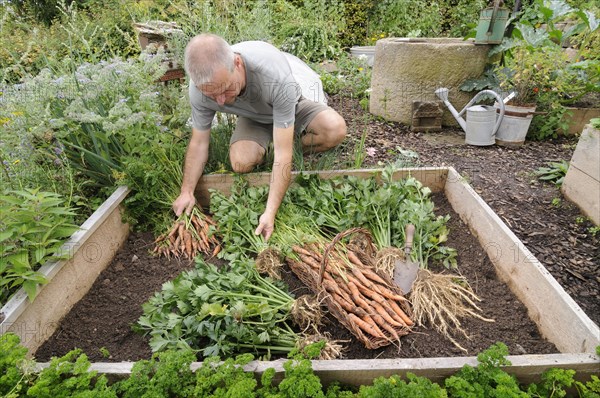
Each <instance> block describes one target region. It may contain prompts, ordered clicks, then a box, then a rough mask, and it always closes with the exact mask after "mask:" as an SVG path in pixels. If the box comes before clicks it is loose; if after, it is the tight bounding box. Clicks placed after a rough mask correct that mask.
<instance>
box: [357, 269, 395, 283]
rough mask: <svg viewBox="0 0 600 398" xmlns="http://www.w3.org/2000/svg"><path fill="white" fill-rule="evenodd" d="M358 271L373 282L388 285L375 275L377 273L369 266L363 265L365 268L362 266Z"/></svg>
mask: <svg viewBox="0 0 600 398" xmlns="http://www.w3.org/2000/svg"><path fill="white" fill-rule="evenodd" d="M360 271H361V272H362V273H363V275H364V276H366V277H367V278H369V279H370V280H372V281H373V282H376V283H379V284H380V285H384V286H387V285H388V282H386V281H385V280H384V279H383V278H382V277H380V276H379V275H377V273H376V272H375V271H373V270H372V269H371V268H369V267H365V268H362V269H361V270H360Z"/></svg>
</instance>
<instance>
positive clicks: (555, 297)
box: [2, 167, 600, 385]
mask: <svg viewBox="0 0 600 398" xmlns="http://www.w3.org/2000/svg"><path fill="white" fill-rule="evenodd" d="M379 173H380V170H339V171H324V172H319V174H320V175H321V177H323V178H331V177H335V176H340V175H354V176H358V177H369V176H372V175H378V174H379ZM409 175H410V176H413V177H415V178H417V179H418V180H420V181H421V182H422V183H423V184H424V185H426V186H428V187H429V188H430V189H431V190H432V191H433V192H444V193H445V195H446V196H447V198H448V200H449V202H450V204H451V205H452V207H453V209H454V211H455V212H456V213H457V214H458V215H459V216H460V217H461V219H462V220H463V221H464V222H465V223H466V224H467V225H468V226H469V228H470V230H471V232H472V233H473V234H474V235H475V236H476V237H477V238H478V240H479V243H480V244H481V246H482V247H483V249H484V250H485V251H486V253H487V254H488V256H489V258H490V260H491V261H492V263H493V264H494V266H495V269H496V272H497V274H498V276H499V277H500V278H501V279H502V280H503V281H504V282H505V283H506V284H507V285H508V286H509V288H510V289H511V290H512V292H513V293H514V294H515V295H516V296H517V297H518V298H519V299H520V300H521V301H522V302H523V304H525V306H526V307H527V308H528V310H529V316H530V317H531V319H532V320H533V321H534V322H535V323H536V324H537V325H538V328H539V330H540V333H541V334H542V335H543V336H544V337H545V338H547V339H548V340H549V341H551V342H553V343H554V344H555V345H556V347H557V348H558V350H559V351H560V352H561V354H553V355H517V356H509V357H508V359H509V360H510V361H511V362H512V366H510V367H507V368H506V370H507V371H508V372H509V373H511V374H513V375H515V376H516V377H517V378H518V379H519V380H520V381H521V382H523V383H528V382H532V381H539V376H540V375H541V373H543V371H544V370H546V369H548V368H552V367H558V368H564V369H574V370H576V371H577V375H578V378H581V379H586V378H589V376H590V375H597V374H598V373H600V358H599V357H598V356H596V354H595V353H594V350H595V347H596V346H598V345H600V329H599V328H598V326H597V325H596V324H595V323H594V322H593V321H592V320H591V319H590V318H589V317H588V316H587V315H586V314H585V313H584V312H583V311H582V310H581V308H580V307H579V305H577V303H575V301H574V300H573V299H572V298H571V297H570V296H569V295H568V294H567V293H566V292H565V291H564V290H563V288H562V287H561V286H560V285H559V284H558V282H557V281H556V280H555V279H554V277H553V276H552V275H551V274H550V273H549V272H548V271H547V270H546V269H545V268H544V266H543V265H542V264H541V263H540V262H539V261H538V260H537V259H536V258H535V256H534V255H533V254H532V253H531V252H530V251H529V250H528V249H527V248H526V247H525V246H524V245H523V243H522V242H521V241H520V240H519V239H518V238H517V237H516V235H515V234H514V233H513V232H512V231H511V230H510V229H509V228H508V227H507V226H506V224H505V223H504V222H503V221H502V220H501V219H500V218H499V217H498V216H497V215H496V214H495V213H494V212H493V211H492V209H491V208H490V207H489V206H488V205H487V204H486V203H485V202H484V201H483V200H482V199H481V197H480V196H479V195H478V194H477V193H476V192H475V191H474V190H473V189H472V188H471V187H470V186H469V184H468V183H467V181H466V180H465V179H464V178H463V177H462V176H460V175H459V174H458V173H457V172H456V170H454V169H453V168H451V167H432V168H415V169H400V170H398V171H397V172H396V173H395V177H396V178H398V179H400V178H405V177H407V176H409ZM248 178H249V181H250V183H251V184H252V185H261V184H267V183H269V181H270V178H271V175H270V174H269V173H257V174H250V175H248ZM232 182H233V177H232V176H230V175H207V176H204V177H202V179H201V181H200V184H199V185H198V189H197V190H196V196H197V197H198V200H199V202H200V203H201V204H203V205H207V204H208V200H209V198H210V194H209V189H216V190H219V191H222V192H225V193H227V192H228V191H229V189H230V187H231V185H232ZM111 198H112V197H111ZM123 198H124V196H122V197H121V200H122V199H123ZM108 207H111V208H113V210H112V211H113V212H114V211H115V208H117V209H118V205H116V204H115V203H114V202H113V203H112V204H111V205H110V206H108ZM117 213H118V210H117ZM111 214H112V213H111ZM114 217H115V216H114V215H113V216H106V217H104V221H103V226H102V227H98V228H97V229H96V230H97V231H105V232H104V234H106V231H111V233H110V234H108V235H110V238H111V239H112V241H114V239H117V240H118V239H121V243H122V242H123V241H124V240H125V238H126V236H127V234H126V233H122V232H121V231H123V230H126V228H127V226H126V225H125V224H122V223H121V224H120V225H115V224H114V223H109V224H106V227H104V223H106V222H108V220H109V219H113V218H114ZM119 220H120V219H119ZM119 222H120V221H119ZM113 229H114V230H115V231H119V232H118V233H117V232H114V233H112V230H113ZM117 235H118V236H117ZM90 239H91V238H90ZM88 240H89V239H88ZM98 240H99V239H96V238H94V239H93V241H98ZM111 245H112V246H111ZM116 246H120V243H119V244H118V245H116V244H114V243H113V244H109V247H116ZM112 253H114V250H113V251H112ZM75 257H77V256H74V258H75ZM105 266H106V265H105ZM74 268H75V269H77V270H78V271H77V272H76V274H78V275H79V274H81V273H82V272H83V271H89V272H90V273H91V276H90V277H89V278H90V280H91V281H92V282H93V279H95V278H96V276H97V275H98V274H99V272H100V270H99V269H98V268H93V269H92V268H91V267H88V266H85V267H82V266H79V267H78V266H74ZM63 269H65V270H67V272H69V271H68V267H63ZM61 271H62V270H61ZM70 272H72V271H70ZM56 277H57V276H56V275H55V278H54V279H56ZM54 279H53V281H54ZM60 280H64V279H60ZM66 280H67V281H68V280H69V279H68V278H67V279H66ZM59 283H64V282H59ZM67 283H69V282H67ZM90 285H91V283H90ZM49 286H50V284H48V285H46V286H44V289H42V291H41V292H40V296H38V299H36V300H35V301H34V304H35V302H37V301H39V300H43V301H44V302H45V301H46V300H50V299H49V298H48V297H49V296H46V295H42V294H43V291H44V290H45V289H46V288H48V287H49ZM60 290H63V289H60V288H59V291H60ZM86 291H87V290H86ZM80 293H81V292H79V294H77V297H75V294H73V293H70V294H67V296H69V297H68V298H63V300H65V301H67V300H68V301H70V302H73V303H74V302H76V301H77V300H78V299H79V298H80V297H81V296H82V295H83V294H80ZM63 294H64V293H63ZM50 297H54V300H56V297H63V296H58V295H56V294H55V295H54V296H50ZM73 298H76V300H73ZM54 307H63V306H61V305H59V306H56V305H55V306H54ZM58 309H59V310H61V311H58V312H57V313H56V314H55V315H54V317H52V315H51V314H49V312H50V311H49V309H48V310H46V312H45V313H44V314H40V312H39V311H37V312H34V313H35V314H38V316H42V315H43V319H44V321H41V322H40V321H39V320H36V318H28V319H31V320H28V321H21V320H20V319H16V318H14V317H13V319H12V322H13V324H18V323H19V322H30V323H34V322H35V324H36V325H40V324H41V325H44V322H46V323H52V324H57V323H58V322H59V321H60V319H61V318H62V317H63V316H64V314H65V313H66V311H64V308H58ZM3 312H4V309H3ZM23 313H25V311H23ZM5 322H6V320H5ZM26 324H27V323H26ZM3 325H4V323H3ZM36 327H37V329H35V330H34V332H35V333H37V334H38V335H39V337H38V339H32V338H31V337H28V336H27V330H25V332H26V336H25V337H26V339H25V340H26V341H32V340H36V341H38V340H40V339H41V340H40V341H43V339H45V338H47V337H48V336H49V334H48V333H45V329H44V330H42V327H41V326H36ZM48 329H51V328H48ZM2 331H8V329H6V330H5V329H4V326H3V328H2ZM13 331H15V332H16V333H17V334H19V328H13ZM20 331H21V332H23V330H22V329H21V330H20ZM42 331H44V333H42ZM23 337H24V336H23V335H21V338H23ZM26 345H27V346H28V347H37V345H39V341H38V344H37V345H35V344H29V345H28V344H26ZM476 363H477V359H476V358H475V357H452V358H399V359H369V360H344V359H341V360H331V361H313V368H314V370H315V373H316V374H317V375H318V376H319V377H320V378H321V380H322V381H323V383H325V384H327V383H329V382H331V381H334V380H336V381H339V382H341V383H344V384H348V385H362V384H370V383H371V382H372V381H373V379H375V378H376V377H380V376H390V375H392V374H398V375H402V376H404V375H405V374H406V373H407V372H411V373H414V374H417V375H419V376H425V377H428V378H430V379H431V380H432V381H441V380H443V379H444V378H446V377H448V376H450V375H452V374H454V373H455V372H457V371H458V370H459V369H460V368H461V367H462V366H464V365H465V364H469V365H475V364H476ZM282 364H283V361H281V360H279V361H271V362H265V361H254V362H252V363H250V364H249V365H247V366H246V370H247V371H251V372H254V373H255V374H257V375H260V374H261V373H262V372H264V371H265V370H266V369H268V368H275V370H276V372H277V376H278V377H282V376H283V372H284V371H283V367H282ZM132 366H133V363H131V362H121V363H94V364H92V369H94V370H98V371H99V372H101V373H106V374H111V375H115V376H119V375H121V376H124V375H128V374H130V372H131V367H132ZM198 366H199V364H197V363H195V364H193V367H194V368H196V367H198ZM277 376H276V377H277Z"/></svg>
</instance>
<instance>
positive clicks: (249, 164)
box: [229, 140, 265, 173]
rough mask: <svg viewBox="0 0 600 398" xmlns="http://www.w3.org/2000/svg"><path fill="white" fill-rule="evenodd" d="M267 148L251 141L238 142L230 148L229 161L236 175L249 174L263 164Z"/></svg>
mask: <svg viewBox="0 0 600 398" xmlns="http://www.w3.org/2000/svg"><path fill="white" fill-rule="evenodd" d="M264 157H265V148H263V147H262V146H260V145H259V144H258V143H256V142H254V141H250V140H240V141H236V142H234V143H233V144H231V146H230V147H229V160H230V161H231V167H232V168H233V171H234V172H236V173H249V172H251V171H252V169H254V167H255V166H257V165H259V164H261V163H262V161H263V159H264Z"/></svg>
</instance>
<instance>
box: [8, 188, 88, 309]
mask: <svg viewBox="0 0 600 398" xmlns="http://www.w3.org/2000/svg"><path fill="white" fill-rule="evenodd" d="M74 215H75V212H74V209H73V208H70V207H68V205H67V206H65V204H64V199H63V198H61V197H60V195H58V194H55V193H51V192H40V191H39V190H23V191H9V192H6V193H5V194H4V195H3V196H0V302H5V301H6V300H7V299H8V298H9V297H10V296H11V295H12V294H13V293H14V292H15V291H16V290H17V289H19V288H20V287H23V289H25V291H26V292H27V295H28V297H29V299H30V300H33V299H34V297H35V296H36V294H37V287H38V285H39V284H43V283H46V279H45V278H44V276H43V275H42V274H40V273H39V272H37V271H38V269H39V268H40V267H41V266H42V265H43V264H44V263H45V262H46V261H49V260H50V259H59V258H64V257H65V256H67V255H68V253H61V252H60V250H59V249H60V248H61V246H62V244H63V243H64V241H65V238H67V237H69V236H71V235H72V234H73V233H74V232H75V231H76V230H77V229H78V227H77V226H76V225H74V224H72V221H73V217H74Z"/></svg>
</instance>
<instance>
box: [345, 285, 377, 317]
mask: <svg viewBox="0 0 600 398" xmlns="http://www.w3.org/2000/svg"><path fill="white" fill-rule="evenodd" d="M348 288H349V289H350V292H351V293H352V299H353V300H354V303H356V304H357V305H358V306H359V307H362V308H363V309H365V310H367V311H368V312H369V311H371V310H372V309H371V306H370V305H369V303H367V302H366V301H365V300H364V299H363V298H362V297H361V296H360V292H359V291H358V287H356V285H355V284H354V283H353V282H348Z"/></svg>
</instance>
